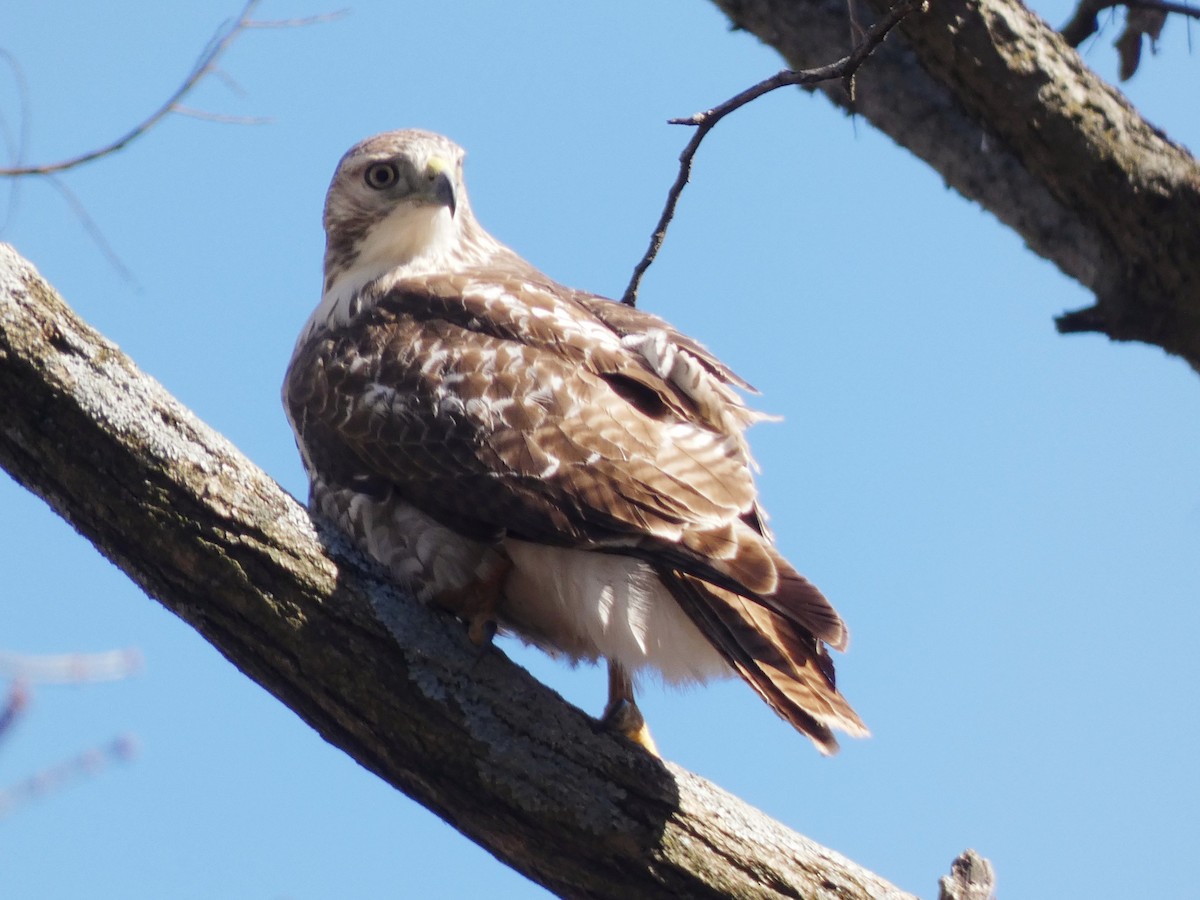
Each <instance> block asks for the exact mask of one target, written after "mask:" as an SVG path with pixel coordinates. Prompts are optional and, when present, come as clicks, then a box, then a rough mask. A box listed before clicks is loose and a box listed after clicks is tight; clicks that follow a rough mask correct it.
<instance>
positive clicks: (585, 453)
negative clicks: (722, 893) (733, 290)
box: [285, 268, 865, 740]
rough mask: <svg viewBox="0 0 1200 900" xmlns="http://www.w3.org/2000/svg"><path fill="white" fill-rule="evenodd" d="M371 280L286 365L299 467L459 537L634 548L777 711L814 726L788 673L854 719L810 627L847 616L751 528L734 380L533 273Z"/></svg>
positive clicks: (743, 416)
mask: <svg viewBox="0 0 1200 900" xmlns="http://www.w3.org/2000/svg"><path fill="white" fill-rule="evenodd" d="M366 291H368V292H372V294H373V295H372V296H368V297H365V298H364V302H363V304H362V311H361V312H360V313H358V315H357V316H355V317H352V318H351V319H350V321H349V322H348V323H347V324H346V325H344V326H341V327H333V328H330V329H328V330H325V331H321V332H318V333H317V334H315V335H313V336H312V337H311V338H310V339H309V340H308V341H307V343H305V344H303V345H302V346H300V347H299V348H297V353H296V356H295V358H294V359H293V362H292V366H291V368H290V370H289V373H288V378H287V382H286V385H285V392H286V401H287V405H288V407H289V410H290V412H291V415H292V419H293V422H294V423H295V425H296V428H297V431H298V433H299V434H300V435H301V438H302V444H303V445H304V448H305V452H306V454H307V455H308V457H309V465H310V467H312V468H314V469H315V470H316V471H320V472H322V473H323V474H324V475H325V476H326V477H332V478H333V479H334V480H336V481H339V482H341V483H344V484H353V483H356V481H357V482H359V483H362V482H369V481H372V480H377V481H379V482H381V483H385V484H386V485H389V486H392V487H394V489H395V490H397V491H398V493H399V494H400V495H401V496H403V497H404V498H405V499H406V500H408V501H409V502H411V503H412V504H414V505H415V506H417V507H418V508H420V509H422V510H423V511H424V512H426V513H427V514H428V515H430V516H432V517H433V518H435V519H437V520H438V521H440V522H442V523H443V524H444V525H446V526H448V527H450V528H453V529H454V530H456V531H458V532H461V533H463V534H465V535H468V536H472V537H478V538H485V539H486V538H492V539H494V538H498V537H500V536H501V535H508V536H511V537H515V538H519V539H522V540H526V541H532V542H538V543H545V544H552V545H557V546H566V547H573V548H581V549H590V550H597V551H608V552H618V553H622V554H626V555H632V556H637V557H640V558H643V559H646V560H647V561H649V562H651V563H652V564H653V565H654V567H655V569H656V570H657V571H658V572H659V573H660V577H661V578H662V580H663V582H664V584H666V586H667V587H668V588H669V589H670V590H671V592H672V594H673V595H674V596H675V597H676V599H677V600H678V602H679V603H680V604H681V606H683V607H684V609H685V610H686V611H687V613H688V615H689V616H690V617H691V618H692V619H693V621H695V622H696V624H697V625H698V627H700V628H701V630H702V631H703V632H704V633H705V634H706V635H707V636H708V637H709V639H710V640H711V641H712V643H713V644H714V646H716V647H717V648H718V650H719V651H720V652H721V653H722V655H723V656H725V657H726V659H727V661H728V662H729V663H730V665H731V666H732V667H733V668H734V669H735V670H736V671H738V672H739V673H740V674H742V675H743V677H745V678H746V680H747V681H749V682H750V683H751V684H752V685H753V686H754V687H755V689H756V690H758V691H759V693H760V694H762V695H763V696H764V698H765V699H767V700H768V702H769V703H770V704H771V705H772V706H773V707H774V708H775V709H776V711H777V712H780V714H781V715H784V718H787V719H789V721H793V724H796V726H797V727H798V728H800V730H802V731H804V732H806V733H809V734H814V737H815V736H816V735H815V733H814V730H815V729H816V726H810V727H802V725H801V724H800V723H798V722H797V721H795V720H796V717H797V715H802V716H803V717H806V718H807V719H808V720H809V722H811V721H812V719H813V714H812V713H811V712H805V709H806V708H808V707H809V706H811V704H804V703H802V704H800V705H799V707H797V708H798V709H799V713H797V714H794V715H788V714H786V713H785V712H784V710H785V708H789V704H790V706H791V707H795V706H796V703H795V702H794V701H793V700H789V699H788V698H787V697H786V693H787V691H786V690H784V689H782V688H781V687H780V686H779V684H780V683H781V679H782V680H783V681H786V679H787V678H792V679H796V678H800V679H801V680H802V681H803V682H804V683H805V684H814V683H815V684H816V687H810V688H805V690H810V691H811V690H815V691H817V692H818V693H822V694H825V695H830V696H832V697H835V698H836V701H837V702H839V703H840V704H841V707H844V709H841V710H839V712H838V714H837V715H833V714H832V712H831V713H830V715H831V716H833V717H832V718H831V719H829V721H830V722H832V723H834V724H838V725H839V726H840V727H843V728H845V729H846V730H849V731H852V732H855V733H861V732H863V731H865V729H863V727H862V724H861V722H859V721H858V719H857V717H856V716H854V713H853V711H851V710H850V709H849V707H848V706H846V705H845V701H844V700H842V699H841V697H840V695H838V694H837V692H836V690H835V689H834V687H833V679H832V666H831V665H829V664H828V658H827V656H824V650H823V648H821V646H820V644H819V642H818V641H824V642H826V643H828V644H830V645H832V646H834V647H836V648H839V649H841V648H844V647H845V645H846V642H847V632H846V629H845V626H844V624H843V623H842V620H841V618H840V617H839V616H838V614H837V613H836V612H835V611H834V609H833V608H832V606H830V604H829V603H828V601H826V600H825V598H824V596H822V595H821V593H820V592H819V591H818V590H817V589H816V588H815V587H813V586H812V585H811V584H809V583H808V582H807V581H806V580H804V579H803V578H802V577H801V576H800V575H799V574H797V573H796V572H795V570H794V569H792V568H791V566H790V565H788V563H787V562H786V561H784V560H783V558H782V557H781V556H780V555H779V554H778V552H777V551H776V550H775V548H774V546H773V544H772V542H771V540H770V538H769V536H768V535H767V533H766V530H765V526H764V525H763V523H762V517H761V515H760V513H759V510H758V507H757V505H756V494H755V487H754V483H753V479H752V474H751V468H752V461H751V458H750V455H749V450H748V447H747V444H746V441H745V439H744V437H743V434H742V432H743V430H744V429H745V428H746V427H747V426H748V425H749V424H750V423H752V422H753V421H755V420H757V419H758V418H760V416H759V415H758V414H757V413H754V412H753V411H751V410H749V409H748V408H747V407H746V406H745V405H744V403H743V402H742V400H741V398H740V397H739V395H738V394H737V393H736V392H735V391H734V389H733V388H734V387H735V386H736V387H743V388H744V387H747V386H746V385H745V383H744V382H742V381H741V380H740V379H738V378H737V376H735V375H734V374H733V373H732V372H730V371H729V370H728V369H727V368H726V367H725V366H724V365H722V364H721V363H720V362H719V361H717V360H716V359H715V357H713V356H712V355H711V354H710V353H709V352H708V351H707V350H705V349H704V348H703V347H701V346H700V345H699V344H696V343H695V342H693V341H691V340H689V339H687V338H685V337H683V336H682V335H680V334H678V333H677V332H675V331H674V330H673V329H671V328H670V327H669V326H667V325H666V323H664V322H662V321H661V320H660V319H658V318H656V317H654V316H651V315H649V314H647V313H643V312H641V311H639V310H636V309H633V308H631V307H625V306H621V305H619V304H616V303H613V302H612V301H609V300H604V299H602V298H598V297H594V296H592V295H588V294H582V293H579V292H574V291H570V290H569V289H566V288H563V287H561V286H559V285H557V284H555V283H553V282H550V281H548V280H540V281H539V280H537V279H535V278H533V277H531V275H530V273H529V272H528V271H520V270H518V271H515V272H514V273H513V274H512V275H511V276H510V277H497V272H496V270H495V269H494V268H493V269H489V270H488V272H486V273H483V272H471V271H467V272H465V273H461V274H454V275H434V276H427V277H423V278H410V279H404V280H398V281H394V282H391V283H389V282H388V280H387V279H381V280H380V282H378V283H376V284H374V285H371V286H368V288H366ZM746 600H749V601H750V602H746ZM770 646H774V647H775V649H774V650H773V651H770V650H768V649H765V648H768V647H770ZM772 659H773V660H775V662H771V661H770V660H772ZM789 660H790V662H789ZM822 660H824V662H822ZM772 667H774V668H773V669H772ZM806 667H807V670H806ZM814 678H815V679H816V681H815V682H813V679H814ZM832 702H834V701H830V700H828V699H826V700H823V701H822V703H823V704H824V705H825V706H828V705H829V704H830V703H832ZM835 705H836V704H835ZM818 708H823V707H821V704H818ZM817 718H818V719H822V718H826V717H825V716H823V715H818V716H817ZM821 728H824V730H825V731H826V732H827V731H828V729H827V728H825V726H821ZM816 730H819V729H816ZM830 740H831V739H830Z"/></svg>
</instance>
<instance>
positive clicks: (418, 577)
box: [314, 483, 733, 684]
mask: <svg viewBox="0 0 1200 900" xmlns="http://www.w3.org/2000/svg"><path fill="white" fill-rule="evenodd" d="M314 499H315V500H317V506H318V508H319V509H320V510H321V512H323V513H324V514H325V515H327V516H330V517H331V518H333V519H335V520H337V521H338V522H339V524H340V525H341V526H342V528H343V529H344V530H345V531H347V532H348V533H349V534H351V535H352V536H353V537H354V538H355V540H356V541H357V543H358V544H359V546H360V547H362V549H363V550H365V551H366V552H367V553H368V554H370V555H371V556H372V557H374V558H375V559H376V560H378V561H379V562H381V563H383V564H384V565H385V566H387V567H388V569H389V570H390V571H391V573H392V577H394V578H395V579H396V580H397V581H398V582H399V583H400V584H402V585H403V586H404V587H406V588H407V589H409V590H411V591H412V592H413V593H414V594H416V596H417V597H418V598H419V599H421V600H423V601H426V602H427V601H429V600H430V599H431V598H432V597H433V596H434V595H435V594H437V593H439V592H441V591H445V590H449V589H454V588H461V587H463V586H464V585H467V584H469V583H470V582H471V581H473V580H475V579H478V578H479V577H481V576H483V575H485V574H486V573H487V572H489V571H493V569H492V567H493V566H495V565H496V564H497V562H498V560H499V557H498V555H497V554H496V552H495V550H494V549H493V548H492V547H490V546H488V545H487V544H483V543H480V542H478V541H472V540H469V539H467V538H464V537H463V536H462V535H460V534H457V533H456V532H454V531H451V530H450V529H448V528H446V527H445V526H443V525H441V524H439V523H437V522H435V521H434V520H433V519H431V518H429V517H428V516H426V515H425V514H424V513H422V512H420V511H419V510H417V509H416V508H415V507H413V506H410V505H409V504H407V503H405V502H403V501H400V500H398V499H396V498H386V499H375V498H372V497H368V496H366V495H364V494H361V493H358V492H356V491H352V490H348V489H337V488H331V487H330V486H328V485H325V484H323V483H322V484H319V485H318V486H315V490H314ZM503 545H504V550H505V552H506V553H507V555H508V557H509V559H510V560H511V561H512V564H513V568H512V571H511V572H509V574H508V577H507V579H506V581H505V587H504V594H505V596H504V599H503V600H502V601H501V603H502V606H501V609H500V620H501V624H502V625H503V626H505V627H507V628H509V629H511V630H513V631H514V632H516V634H517V635H518V636H520V637H521V638H522V639H524V640H526V641H529V642H530V643H533V644H536V645H538V646H540V647H542V648H543V649H545V650H547V651H550V652H554V653H562V654H564V655H566V656H568V657H570V658H571V659H572V660H583V659H586V660H589V661H593V662H594V661H596V660H597V659H599V658H601V657H603V658H605V659H610V660H613V661H615V662H619V663H620V664H621V665H622V666H624V667H625V669H626V671H628V672H630V673H634V674H636V673H638V672H640V671H642V670H644V669H647V668H649V669H655V670H657V671H659V672H660V673H661V674H662V677H663V679H664V680H666V681H668V682H670V683H672V684H685V683H689V682H702V681H706V680H708V679H710V678H723V677H728V676H730V675H732V674H733V673H732V671H731V670H730V669H729V667H728V666H727V665H726V663H725V661H724V660H723V659H722V658H721V656H720V654H719V653H718V652H717V650H716V649H715V648H714V647H713V646H712V644H710V643H709V642H708V641H707V640H706V639H705V638H704V636H703V635H702V634H701V633H700V630H699V629H698V628H697V627H696V626H695V625H694V624H693V623H692V620H691V619H689V618H688V617H687V614H686V613H685V612H684V611H683V610H682V609H680V608H679V604H678V603H676V602H675V598H674V597H672V596H671V594H670V592H669V591H667V589H666V588H665V587H663V586H662V583H661V582H660V581H659V580H658V578H657V577H656V576H655V574H654V572H653V570H652V569H651V568H650V567H649V566H648V565H646V564H645V563H644V562H641V561H640V560H637V559H634V558H632V557H628V556H618V555H615V554H611V553H596V552H590V551H587V550H571V549H567V548H563V547H550V546H546V545H544V544H532V543H528V542H526V541H519V540H514V539H505V540H504V542H503Z"/></svg>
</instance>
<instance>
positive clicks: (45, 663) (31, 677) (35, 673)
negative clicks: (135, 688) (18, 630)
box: [0, 647, 142, 684]
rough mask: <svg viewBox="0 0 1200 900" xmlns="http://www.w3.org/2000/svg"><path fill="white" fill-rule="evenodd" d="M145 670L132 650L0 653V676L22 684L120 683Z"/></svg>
mask: <svg viewBox="0 0 1200 900" xmlns="http://www.w3.org/2000/svg"><path fill="white" fill-rule="evenodd" d="M141 668H142V654H141V653H140V652H138V651H137V650H135V649H133V648H132V647H131V648H128V649H125V650H107V651H104V652H102V653H54V654H50V655H29V654H24V653H10V652H6V651H0V676H3V677H5V678H13V679H16V680H17V681H18V682H20V683H22V684H28V683H36V684H83V683H85V682H95V681H119V680H120V679H122V678H128V677H129V676H130V675H133V674H135V673H137V672H138V671H140V670H141Z"/></svg>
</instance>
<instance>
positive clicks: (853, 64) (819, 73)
mask: <svg viewBox="0 0 1200 900" xmlns="http://www.w3.org/2000/svg"><path fill="white" fill-rule="evenodd" d="M924 5H925V0H902V2H900V3H897V4H896V5H895V6H893V7H892V8H891V9H889V10H888V11H887V13H886V14H885V15H884V16H883V18H882V19H880V20H879V21H878V22H876V23H875V24H874V25H873V26H871V28H870V29H868V30H867V31H866V33H865V35H864V37H863V39H862V40H861V41H860V42H859V43H858V45H857V46H856V47H855V48H854V49H853V50H852V51H851V52H850V55H849V56H847V57H844V58H843V59H840V60H838V61H837V62H835V63H830V64H829V65H827V66H820V67H818V68H815V69H801V70H799V71H795V70H792V69H784V70H783V71H782V72H779V73H777V74H776V75H773V76H772V77H770V78H768V79H766V80H765V81H760V82H759V83H758V84H756V85H754V86H753V87H750V88H747V89H746V90H744V91H742V92H741V93H740V94H738V95H737V96H735V97H731V98H729V99H728V100H726V101H725V102H724V103H722V104H720V105H719V106H714V107H713V108H712V109H709V110H705V111H704V112H701V113H696V114H695V115H693V116H688V117H687V118H683V119H671V120H670V124H672V125H691V126H693V127H695V129H696V133H695V134H694V135H692V139H691V140H690V141H688V144H687V146H686V147H684V149H683V153H681V154H680V156H679V175H678V176H677V177H676V178H675V183H674V184H672V185H671V189H670V190H669V191H668V192H667V202H666V205H665V206H664V207H663V211H662V215H661V216H660V217H659V220H658V225H657V226H655V229H654V234H652V235H651V236H650V246H649V247H648V248H647V250H646V253H645V254H644V255H643V256H642V258H641V260H640V261H639V262H638V264H637V265H636V266H634V269H633V277H632V278H631V279H630V280H629V286H628V287H627V288H626V289H625V294H624V296H622V297H621V302H622V303H624V304H626V305H627V306H633V305H635V304H636V303H637V292H638V287H639V286H640V285H641V281H642V276H644V275H645V274H646V270H647V269H649V268H650V264H651V263H652V262H654V258H655V257H656V256H657V255H658V251H659V250H660V249H661V248H662V243H663V239H664V238H665V237H666V236H667V226H668V225H670V224H671V220H672V219H673V218H674V217H675V207H676V205H677V204H678V202H679V196H680V195H681V194H682V193H683V189H684V187H686V186H687V183H688V179H689V178H690V177H691V173H692V160H693V159H694V158H695V156H696V151H697V150H699V149H700V142H701V141H703V140H704V138H705V136H706V135H707V134H708V133H709V132H710V131H712V129H713V128H714V127H715V126H716V124H717V123H718V122H719V121H721V119H723V118H725V116H727V115H729V114H730V113H731V112H733V111H734V110H735V109H740V108H741V107H743V106H745V105H746V104H747V103H749V102H751V101H752V100H756V99H758V98H759V97H761V96H762V95H763V94H768V93H770V92H771V91H773V90H776V89H777V88H781V87H785V86H787V85H798V86H807V85H813V84H820V83H821V82H823V81H836V80H838V79H840V78H849V77H851V76H852V75H853V74H854V73H855V72H857V71H858V69H859V67H860V66H862V64H863V63H864V62H866V60H867V57H869V56H870V55H871V53H872V51H874V49H875V48H876V47H877V46H879V44H881V43H882V42H883V39H884V38H885V37H887V35H888V32H890V31H891V30H892V29H893V28H895V27H896V25H897V24H898V23H899V22H900V20H901V19H903V18H904V17H905V16H907V15H908V14H909V13H911V12H913V11H914V10H917V9H920V8H923V7H924Z"/></svg>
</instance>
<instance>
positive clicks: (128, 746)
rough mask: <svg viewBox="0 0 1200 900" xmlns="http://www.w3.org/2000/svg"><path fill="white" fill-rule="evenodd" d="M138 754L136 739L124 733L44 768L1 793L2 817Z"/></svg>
mask: <svg viewBox="0 0 1200 900" xmlns="http://www.w3.org/2000/svg"><path fill="white" fill-rule="evenodd" d="M136 755H137V740H136V739H135V738H134V737H133V735H128V734H124V735H121V736H120V737H117V738H115V739H114V740H112V741H109V742H108V743H107V744H103V745H101V746H99V747H94V748H93V749H91V750H87V751H85V752H83V753H80V754H79V755H78V756H76V757H74V758H73V759H68V760H65V761H63V762H61V763H58V764H57V765H54V766H50V767H49V768H46V769H43V770H42V771H41V772H38V773H37V774H36V775H33V776H31V777H29V778H26V779H25V780H24V781H21V782H18V783H17V784H14V785H12V786H11V787H8V788H5V789H4V790H0V818H3V817H4V816H6V815H8V814H9V813H11V812H12V811H13V810H14V809H16V808H17V807H18V806H20V805H22V804H23V803H28V802H29V801H30V800H34V799H36V798H38V797H41V796H42V795H44V794H48V793H49V792H50V791H53V790H56V789H58V788H60V787H63V786H64V785H66V784H68V783H70V782H71V781H72V780H74V779H77V778H86V777H89V776H91V775H95V774H96V773H98V772H99V771H100V770H101V769H103V768H104V767H105V766H107V765H108V764H110V763H114V762H126V761H128V760H130V759H133V757H134V756H136Z"/></svg>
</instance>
